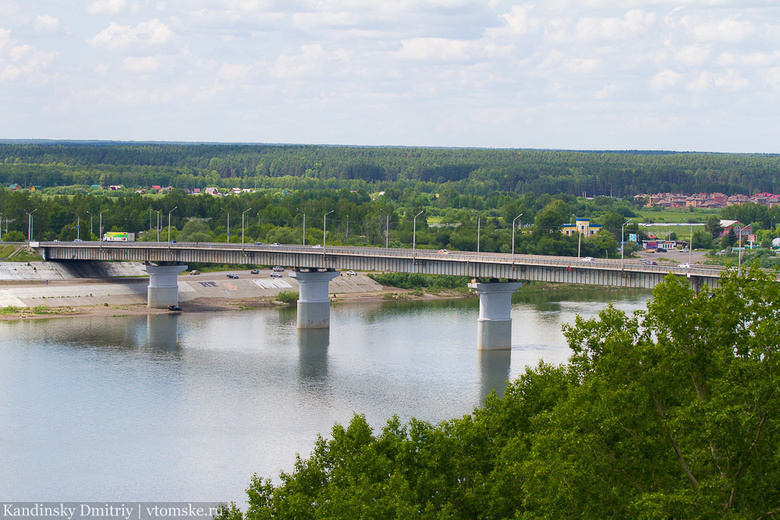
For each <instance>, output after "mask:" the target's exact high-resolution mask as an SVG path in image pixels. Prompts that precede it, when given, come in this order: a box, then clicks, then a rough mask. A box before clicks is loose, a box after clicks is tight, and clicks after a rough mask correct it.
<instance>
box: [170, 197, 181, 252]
mask: <svg viewBox="0 0 780 520" xmlns="http://www.w3.org/2000/svg"><path fill="white" fill-rule="evenodd" d="M178 207H179V206H174V207H173V209H172V210H171V211H169V212H168V243H169V244H170V243H171V213H173V211H174V210H175V209H176V208H178Z"/></svg>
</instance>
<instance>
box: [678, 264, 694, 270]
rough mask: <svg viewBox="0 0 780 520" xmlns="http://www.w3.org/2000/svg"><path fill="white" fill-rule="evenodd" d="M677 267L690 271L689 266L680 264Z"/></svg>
mask: <svg viewBox="0 0 780 520" xmlns="http://www.w3.org/2000/svg"><path fill="white" fill-rule="evenodd" d="M677 267H679V268H680V269H690V268H691V264H680V265H678V266H677Z"/></svg>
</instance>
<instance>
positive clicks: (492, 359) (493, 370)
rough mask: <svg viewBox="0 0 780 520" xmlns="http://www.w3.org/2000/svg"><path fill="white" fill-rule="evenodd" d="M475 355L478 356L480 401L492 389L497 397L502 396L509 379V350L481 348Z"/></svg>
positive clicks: (510, 358)
mask: <svg viewBox="0 0 780 520" xmlns="http://www.w3.org/2000/svg"><path fill="white" fill-rule="evenodd" d="M477 355H478V356H479V376H480V378H479V388H480V402H481V401H484V400H485V397H487V396H488V395H489V394H490V392H492V391H493V390H495V391H496V394H498V396H499V397H501V396H503V395H504V390H505V388H506V383H507V381H509V368H510V365H511V360H512V353H511V351H509V350H481V351H479V352H477Z"/></svg>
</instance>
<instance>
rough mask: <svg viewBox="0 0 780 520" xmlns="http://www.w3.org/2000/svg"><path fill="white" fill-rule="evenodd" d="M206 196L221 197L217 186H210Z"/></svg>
mask: <svg viewBox="0 0 780 520" xmlns="http://www.w3.org/2000/svg"><path fill="white" fill-rule="evenodd" d="M205 193H206V195H219V188H217V187H215V186H209V187H208V188H206V189H205Z"/></svg>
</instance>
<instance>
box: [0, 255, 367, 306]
mask: <svg viewBox="0 0 780 520" xmlns="http://www.w3.org/2000/svg"><path fill="white" fill-rule="evenodd" d="M74 263H75V262H74ZM79 264H80V265H79V266H72V265H71V264H60V263H55V262H30V263H22V262H18V263H17V262H2V263H0V307H8V306H14V307H35V306H37V305H46V306H48V307H82V306H97V305H110V306H115V305H145V304H146V289H147V286H148V284H149V280H148V277H147V275H146V272H145V271H144V270H143V264H140V263H130V262H80V263H79ZM88 264H91V265H88ZM230 273H232V274H236V275H238V279H232V278H227V276H226V273H206V274H201V275H198V276H191V275H186V274H185V275H182V276H180V277H179V283H178V285H179V301H180V302H181V303H182V304H186V303H188V302H196V301H208V300H212V301H218V300H262V299H270V298H272V297H274V296H275V295H277V294H278V293H279V292H280V291H283V290H286V291H292V292H298V282H297V281H296V280H295V279H293V278H290V277H289V276H288V272H285V273H283V274H282V277H281V278H272V277H271V276H270V274H271V271H269V270H261V271H260V272H259V274H250V272H249V271H230ZM381 290H382V286H381V285H379V284H377V283H376V282H375V281H374V280H372V279H371V278H369V277H368V276H365V275H362V274H358V275H353V276H347V275H345V274H342V275H341V276H339V277H337V278H336V279H335V280H333V281H331V283H330V288H329V292H330V293H331V294H335V295H336V299H338V298H339V297H340V295H344V296H347V297H358V296H360V295H367V294H371V293H374V294H375V293H377V292H379V291H381Z"/></svg>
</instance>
